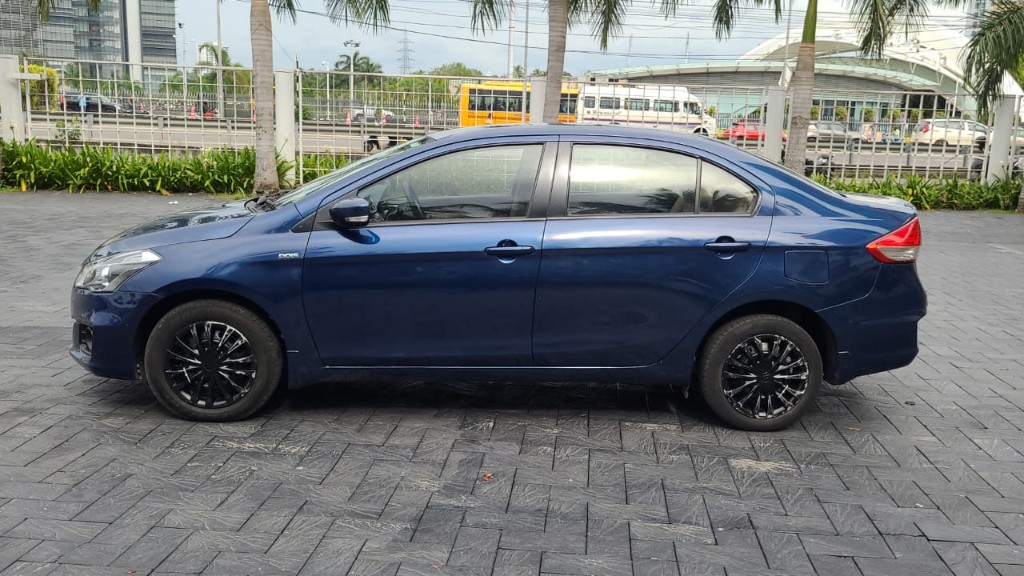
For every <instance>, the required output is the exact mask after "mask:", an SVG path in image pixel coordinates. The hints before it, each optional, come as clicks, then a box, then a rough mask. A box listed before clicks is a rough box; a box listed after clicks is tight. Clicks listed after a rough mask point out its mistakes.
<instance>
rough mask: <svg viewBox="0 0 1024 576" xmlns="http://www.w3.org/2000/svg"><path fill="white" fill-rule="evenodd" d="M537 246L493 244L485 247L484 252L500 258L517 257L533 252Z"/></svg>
mask: <svg viewBox="0 0 1024 576" xmlns="http://www.w3.org/2000/svg"><path fill="white" fill-rule="evenodd" d="M534 250H535V248H534V247H533V246H518V245H512V246H491V247H489V248H484V254H487V255H488V256H495V257H498V258H515V257H516V256H527V255H529V254H533V252H534Z"/></svg>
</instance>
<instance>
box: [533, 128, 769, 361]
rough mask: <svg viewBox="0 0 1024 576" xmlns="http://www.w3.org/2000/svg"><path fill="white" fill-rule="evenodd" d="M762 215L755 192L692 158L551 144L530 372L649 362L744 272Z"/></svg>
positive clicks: (679, 152)
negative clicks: (551, 177)
mask: <svg viewBox="0 0 1024 576" xmlns="http://www.w3.org/2000/svg"><path fill="white" fill-rule="evenodd" d="M772 206H773V198H772V196H771V193H770V190H768V189H767V188H766V187H764V186H763V185H759V184H758V183H756V181H754V180H752V179H750V178H749V176H740V175H739V174H738V172H737V171H736V169H735V168H734V167H732V166H731V165H729V164H728V163H726V162H724V161H722V160H721V159H718V158H714V157H702V156H701V155H700V154H699V153H697V152H696V151H694V150H687V149H685V148H672V147H664V148H651V147H648V146H647V145H644V144H639V143H637V142H634V141H629V140H620V141H609V140H608V139H607V138H605V139H601V140H596V139H579V140H576V141H566V138H564V137H563V141H562V142H561V143H560V144H559V155H558V168H557V169H556V177H555V185H554V186H553V189H552V199H551V207H550V212H549V218H548V224H547V228H546V229H545V231H544V256H543V258H542V260H541V266H540V276H539V280H538V284H537V302H536V307H535V317H534V332H533V334H534V341H533V351H534V359H535V361H536V362H537V364H539V365H542V366H580V367H594V366H608V367H621V366H644V365H649V364H653V363H655V362H657V361H659V360H661V359H662V358H664V357H665V356H666V355H667V354H668V353H669V351H671V350H672V349H673V348H674V347H675V346H676V344H677V343H678V342H679V341H680V340H681V339H682V337H683V336H684V335H685V334H686V333H687V332H688V331H689V330H690V328H691V327H692V326H693V325H694V324H696V323H697V322H698V321H699V319H700V318H701V317H703V316H704V315H705V314H706V313H707V312H708V311H709V310H710V309H711V308H712V307H714V306H715V305H716V304H718V303H719V302H721V301H722V300H723V299H725V298H726V297H727V296H728V295H729V294H730V293H731V292H732V291H734V290H735V289H736V288H737V287H738V286H740V285H741V284H742V283H743V282H744V281H745V280H746V279H747V278H749V277H750V275H751V274H752V273H753V271H754V269H755V268H756V267H757V264H758V261H759V259H760V256H761V252H762V251H763V249H764V246H765V243H766V241H767V238H768V231H769V228H770V226H771V213H772Z"/></svg>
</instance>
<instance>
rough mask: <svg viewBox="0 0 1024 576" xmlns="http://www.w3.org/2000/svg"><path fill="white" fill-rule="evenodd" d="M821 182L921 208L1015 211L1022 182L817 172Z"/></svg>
mask: <svg viewBox="0 0 1024 576" xmlns="http://www.w3.org/2000/svg"><path fill="white" fill-rule="evenodd" d="M814 179H815V180H817V181H818V183H820V184H822V185H823V186H826V187H828V188H831V189H832V190H837V191H840V192H854V193H857V194H873V195H878V196H893V197H895V198H902V199H903V200H906V201H908V202H910V203H912V204H913V205H914V206H916V207H918V208H920V209H922V210H983V209H994V210H1013V209H1014V208H1016V207H1017V201H1018V199H1019V196H1020V190H1021V181H1020V180H1015V179H1012V178H1004V179H1002V180H998V181H996V182H993V183H991V184H990V183H988V182H975V181H973V180H964V179H961V178H924V177H922V176H916V175H913V174H911V175H908V176H905V177H903V178H897V177H896V176H893V175H891V174H890V175H889V176H887V177H886V178H884V179H881V180H847V179H844V178H830V177H828V176H823V175H815V176H814Z"/></svg>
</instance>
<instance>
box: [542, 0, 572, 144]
mask: <svg viewBox="0 0 1024 576" xmlns="http://www.w3.org/2000/svg"><path fill="white" fill-rule="evenodd" d="M568 28H569V0H548V76H547V82H546V83H545V88H544V122H546V123H548V124H558V109H559V108H558V107H559V105H560V104H561V99H562V71H563V70H564V69H565V35H566V32H567V31H568Z"/></svg>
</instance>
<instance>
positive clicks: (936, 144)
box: [932, 140, 946, 150]
mask: <svg viewBox="0 0 1024 576" xmlns="http://www.w3.org/2000/svg"><path fill="white" fill-rule="evenodd" d="M932 146H934V147H935V148H938V149H940V150H941V149H944V148H945V147H946V141H945V140H936V141H935V142H932Z"/></svg>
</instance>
